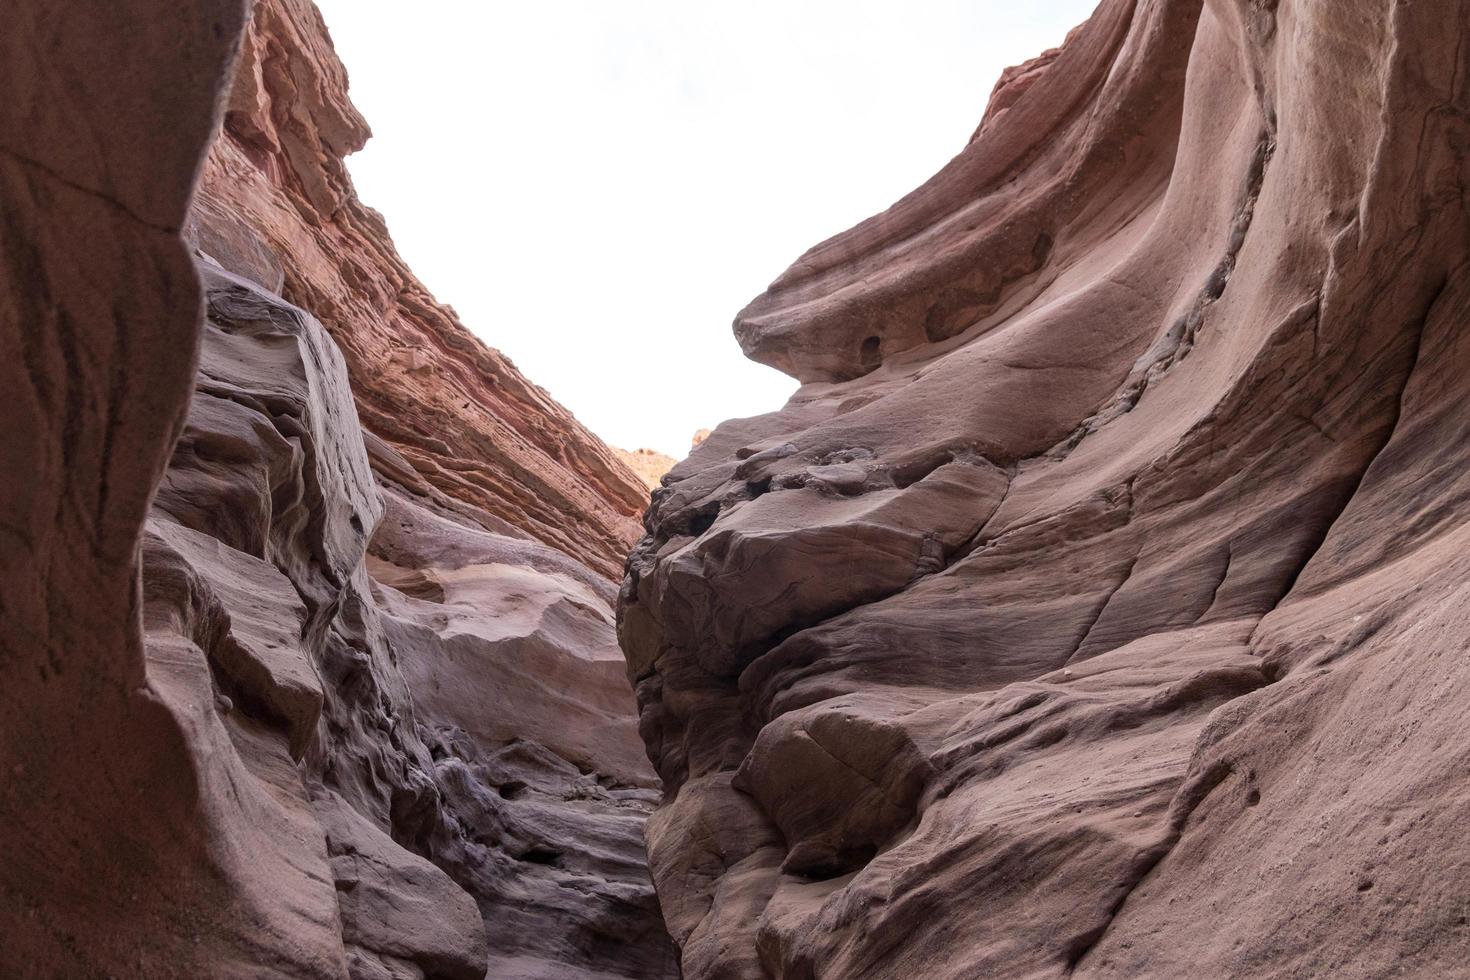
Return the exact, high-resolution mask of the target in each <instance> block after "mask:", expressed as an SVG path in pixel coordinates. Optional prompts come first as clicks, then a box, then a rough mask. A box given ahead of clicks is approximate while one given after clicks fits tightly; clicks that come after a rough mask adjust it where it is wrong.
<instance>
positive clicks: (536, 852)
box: [521, 847, 561, 867]
mask: <svg viewBox="0 0 1470 980" xmlns="http://www.w3.org/2000/svg"><path fill="white" fill-rule="evenodd" d="M521 860H522V861H525V862H526V863H528V864H544V865H546V866H548V867H553V866H555V865H556V863H557V862H558V861H560V860H561V851H553V850H552V849H551V848H549V847H533V848H531V849H530V850H529V851H527V852H526V853H524V854H522V855H521Z"/></svg>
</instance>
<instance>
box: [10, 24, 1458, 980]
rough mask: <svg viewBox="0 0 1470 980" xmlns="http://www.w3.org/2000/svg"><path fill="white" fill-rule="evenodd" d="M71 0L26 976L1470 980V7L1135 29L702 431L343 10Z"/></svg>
mask: <svg viewBox="0 0 1470 980" xmlns="http://www.w3.org/2000/svg"><path fill="white" fill-rule="evenodd" d="M7 14H8V15H9V16H8V17H7V26H6V29H5V30H4V31H3V32H0V52H3V54H0V80H3V82H4V88H5V90H6V92H7V95H8V97H7V98H6V99H5V100H4V101H3V103H0V271H3V278H0V340H3V344H4V348H3V356H0V378H3V381H4V387H5V389H6V390H7V391H8V392H9V393H10V395H9V397H10V398H11V399H12V400H11V401H10V402H9V404H10V408H9V410H8V411H7V412H6V413H5V414H4V416H3V420H0V462H3V466H0V479H3V482H4V492H3V494H0V508H3V509H0V540H3V542H4V545H3V548H0V624H3V625H0V664H3V675H0V676H3V679H4V683H3V685H0V777H3V780H0V828H3V841H0V845H3V857H0V976H6V977H10V976H14V977H18V978H29V977H38V978H40V977H44V978H51V977H56V978H73V977H74V978H92V977H99V978H100V977H108V978H132V977H139V978H200V977H222V978H322V980H327V978H331V980H345V978H351V980H614V978H628V980H635V978H636V980H643V978H648V980H658V978H673V977H680V976H682V977H686V978H690V980H744V978H763V977H770V978H790V980H817V978H822V980H848V978H895V980H897V978H925V980H931V978H932V980H962V978H978V977H997V978H1066V977H1074V976H1075V977H1079V978H1080V977H1089V978H1135V977H1141V978H1166V980H1169V978H1196V977H1198V978H1272V980H1278V978H1279V980H1286V978H1305V977H1333V978H1377V977H1390V976H1392V977H1416V978H1418V977H1430V978H1432V977H1456V976H1467V975H1470V966H1467V964H1470V919H1467V916H1470V845H1467V844H1466V841H1467V840H1470V803H1467V802H1466V797H1467V795H1470V709H1467V705H1470V465H1467V461H1470V414H1467V412H1466V409H1465V407H1464V406H1465V405H1466V404H1467V403H1470V332H1467V334H1466V335H1465V336H1461V335H1460V333H1459V330H1460V328H1461V327H1462V326H1465V327H1466V329H1467V331H1470V270H1467V261H1470V212H1467V204H1470V202H1467V183H1470V44H1467V43H1466V41H1467V38H1470V0H1101V2H1100V4H1099V5H1098V7H1097V9H1096V11H1095V12H1094V13H1093V14H1092V15H1091V17H1090V18H1089V19H1088V20H1086V22H1085V23H1083V24H1081V25H1080V26H1078V27H1076V29H1075V30H1073V31H1072V32H1071V33H1070V34H1069V35H1067V36H1066V38H1065V40H1064V41H1063V40H1062V39H1060V38H1059V39H1058V40H1059V41H1061V43H1060V44H1059V46H1058V47H1056V48H1055V49H1052V50H1049V51H1046V52H1044V53H1041V54H1039V55H1038V56H1037V57H1036V58H1035V59H1033V60H1031V61H1027V62H1025V63H1022V64H1020V65H1018V66H1017V67H1014V68H1012V69H1009V70H1007V71H1006V72H1005V73H1004V75H1003V76H1002V78H1001V79H1000V81H999V83H998V84H997V85H996V86H995V89H994V91H993V93H991V95H990V98H989V102H988V106H987V107H986V108H985V109H984V113H983V117H982V118H981V119H980V120H979V121H978V127H977V128H976V129H975V130H974V135H973V136H972V137H971V138H970V140H969V141H968V143H966V144H965V145H963V146H961V147H957V148H956V149H958V154H957V155H956V156H955V157H954V158H953V160H952V161H951V162H949V163H948V164H947V165H945V166H944V167H943V168H942V169H941V170H939V172H938V173H936V174H935V175H934V176H933V177H932V178H931V179H929V180H928V181H927V182H925V183H924V184H923V185H922V186H920V187H919V188H917V189H916V190H914V191H912V192H911V193H909V194H908V195H907V196H905V197H903V198H902V199H901V200H899V201H898V202H897V203H896V204H894V205H893V206H892V207H891V208H889V209H888V210H886V211H884V212H883V213H881V214H878V215H876V216H874V217H872V218H870V219H868V220H866V221H864V222H862V223H860V224H858V225H857V226H855V227H853V228H851V229H850V230H848V231H846V232H842V233H840V234H838V235H836V236H835V237H833V238H830V239H828V240H827V241H824V242H822V243H820V244H818V245H816V246H815V247H813V248H811V249H810V250H809V251H807V252H806V253H805V254H803V255H802V256H800V257H799V258H797V260H796V261H795V263H794V264H793V265H791V266H790V268H789V269H787V270H786V271H785V272H784V273H781V274H780V275H779V277H778V278H776V279H775V281H774V282H773V283H771V285H770V286H769V288H767V289H766V291H765V292H763V293H762V294H761V295H759V296H758V297H757V298H755V299H754V300H753V301H751V302H750V304H749V305H748V306H746V307H745V308H744V309H743V310H741V311H739V312H738V314H735V311H733V310H732V311H730V312H731V313H732V314H735V320H734V328H733V329H734V340H735V341H736V342H737V343H738V347H739V348H740V350H741V351H743V353H744V355H745V356H747V357H749V358H751V359H753V360H755V361H757V362H759V363H762V364H766V365H769V366H771V367H774V368H777V369H779V370H780V371H782V372H785V373H786V374H788V375H790V376H791V377H793V378H794V379H796V381H797V382H799V383H800V386H801V387H800V388H799V389H798V390H797V391H796V393H795V395H793V396H792V397H791V399H790V400H789V401H788V402H787V403H786V404H785V405H784V406H783V405H771V406H769V407H770V411H769V412H768V413H767V414H764V415H758V416H755V417H750V418H743V419H734V420H728V421H724V422H722V423H721V424H719V425H717V426H715V427H714V428H713V429H712V430H711V431H708V432H705V431H701V432H700V433H699V434H698V436H697V437H696V442H695V445H694V446H693V448H692V450H691V451H690V453H689V455H688V456H687V458H685V459H683V460H682V461H678V462H675V461H674V460H671V459H668V458H666V457H663V456H661V455H660V454H658V453H654V452H652V451H650V450H633V451H629V452H624V451H623V450H622V449H615V448H613V447H610V446H609V445H607V444H605V443H604V442H603V441H602V439H600V438H599V437H598V436H597V435H595V434H594V433H593V432H592V431H591V430H590V429H588V428H587V427H585V426H584V425H583V424H582V423H580V422H579V421H578V420H577V418H575V417H574V416H573V415H572V414H571V412H569V411H568V410H567V409H566V408H564V407H563V406H562V405H561V404H559V403H558V402H557V401H556V400H555V399H553V398H552V397H551V396H550V395H549V394H547V393H546V392H545V391H544V390H542V389H541V388H540V387H538V386H537V385H536V384H535V383H534V381H533V380H532V379H528V378H527V377H525V376H523V375H522V373H521V372H520V371H519V370H518V369H517V368H516V367H515V365H514V364H513V363H512V362H511V361H510V360H509V359H508V358H506V357H505V356H503V355H502V354H501V353H499V352H498V351H496V350H495V349H492V348H491V347H489V346H487V345H486V344H485V343H483V342H482V341H481V340H479V339H477V337H476V336H475V335H473V334H472V333H470V331H469V330H468V329H467V328H466V326H465V325H463V324H462V323H461V321H460V319H459V317H458V315H457V314H456V313H455V311H454V310H453V309H451V308H450V307H448V306H446V305H444V304H442V303H441V302H439V301H438V300H437V299H436V298H435V297H434V296H433V295H431V294H430V292H429V290H428V289H427V288H426V287H425V286H424V285H423V284H422V283H421V282H420V280H419V279H418V278H416V276H415V274H414V272H413V271H411V270H410V269H409V267H408V266H407V264H406V263H405V262H404V261H403V259H402V258H400V256H399V254H398V252H397V250H396V249H395V247H394V245H393V243H392V240H391V238H390V236H389V233H388V228H387V224H386V222H385V220H384V219H383V217H382V216H380V215H379V214H378V213H377V212H376V211H374V210H372V208H371V207H369V206H368V205H369V204H370V203H371V202H368V203H364V202H363V201H361V200H359V198H358V195H357V192H356V191H355V190H354V187H353V183H352V180H351V178H350V176H349V174H348V170H347V167H346V164H345V162H344V161H345V160H346V159H347V158H348V157H349V156H350V155H351V154H352V153H354V152H356V151H357V150H359V149H361V148H362V147H363V146H364V145H365V144H366V142H367V140H368V138H369V136H370V130H369V126H368V120H366V119H364V117H363V116H362V115H361V114H360V113H359V112H358V110H357V109H356V108H355V107H354V105H353V103H352V101H351V99H350V98H349V93H348V74H347V68H346V67H344V65H343V63H342V61H341V60H340V59H339V57H338V55H337V53H336V52H335V50H334V48H333V45H332V42H331V40H330V36H329V33H328V24H327V23H326V22H325V21H324V19H323V17H322V15H321V14H320V12H319V11H318V10H317V9H316V7H315V6H314V5H313V3H312V2H311V0H255V2H254V3H253V5H252V4H247V3H246V2H244V0H195V2H192V3H188V4H179V3H170V2H164V0H65V2H62V0H16V2H14V3H12V4H10V5H9V6H8V8H7ZM402 16H404V17H411V16H413V13H412V11H411V10H408V11H404V12H403V13H402ZM349 67H350V66H349ZM973 122H974V121H973V120H968V121H966V124H967V127H968V125H969V124H970V123H973ZM467 124H468V123H467ZM583 165H585V166H596V161H595V159H592V158H589V159H588V160H587V161H585V162H584V163H583ZM552 258H554V257H552ZM772 271H776V270H772ZM566 273H567V276H568V278H569V280H571V279H574V278H575V276H576V270H575V269H573V268H568V269H567V270H566ZM649 277H650V281H649V283H648V288H649V289H657V288H659V285H658V282H657V279H658V270H657V269H652V270H650V271H649ZM553 328H554V327H553ZM690 329H722V328H721V325H719V324H701V325H694V326H691V328H690ZM628 340H629V343H636V342H637V338H629V339H628ZM735 346H736V345H735V344H732V345H731V356H732V357H734V356H737V353H736V351H735ZM688 370H690V371H692V372H698V371H700V370H701V366H700V364H699V363H697V362H691V363H690V364H689V366H688ZM626 384H627V385H629V390H630V391H633V390H635V389H636V397H638V398H640V399H642V400H644V401H646V402H647V403H648V404H649V405H650V406H651V407H650V411H657V410H659V406H658V400H659V379H658V378H657V377H651V376H650V377H641V378H636V379H628V380H627V381H626ZM708 421H709V422H711V423H713V422H715V421H717V420H714V419H711V420H708ZM630 448H631V447H630ZM1462 549H1464V550H1462Z"/></svg>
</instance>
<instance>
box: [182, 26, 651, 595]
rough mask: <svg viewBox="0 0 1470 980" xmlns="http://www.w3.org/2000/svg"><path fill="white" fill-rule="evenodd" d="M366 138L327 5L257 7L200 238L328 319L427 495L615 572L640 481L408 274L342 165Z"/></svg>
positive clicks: (377, 415)
mask: <svg viewBox="0 0 1470 980" xmlns="http://www.w3.org/2000/svg"><path fill="white" fill-rule="evenodd" d="M369 135H370V132H369V129H368V126H367V123H366V121H364V119H363V118H362V116H361V115H360V114H359V113H358V111H357V109H356V108H355V107H354V106H353V105H352V102H351V100H350V99H349V97H348V94H347V73H346V70H345V69H344V68H343V66H342V64H341V62H340V61H339V60H338V58H337V55H336V53H335V52H334V51H333V50H332V46H331V40H330V38H329V37H328V35H327V31H326V27H325V25H324V24H323V23H322V19H321V14H320V13H319V12H318V11H317V9H316V6H315V5H314V4H313V3H311V0H257V2H256V4H255V13H254V16H253V19H252V22H251V25H250V28H249V30H248V32H247V34H246V36H245V41H244V50H243V52H242V55H241V57H240V61H239V64H238V66H237V68H236V71H235V78H234V84H233V85H232V87H231V89H230V94H229V102H228V104H227V106H226V112H225V121H224V132H223V134H222V135H221V137H220V138H219V139H218V140H216V141H215V143H214V145H213V147H212V149H211V151H210V154H209V157H208V160H207V161H206V166H205V169H204V173H203V175H202V177H201V181H200V186H199V195H198V199H197V200H196V202H195V205H194V209H193V213H192V215H191V219H190V227H189V232H190V236H191V239H192V240H193V241H194V242H195V243H196V244H197V245H198V246H199V248H200V249H201V250H202V251H204V252H205V253H207V254H209V255H211V256H213V257H214V258H215V259H216V260H218V261H219V262H221V263H222V264H223V265H225V266H226V267H227V268H230V269H233V270H235V271H237V272H239V273H240V274H242V275H245V276H247V277H248V278H250V279H252V280H254V281H256V282H259V283H261V284H262V285H264V286H266V288H268V289H271V290H273V291H276V292H280V293H281V294H282V295H284V296H285V297H286V298H287V299H288V300H290V301H291V302H293V303H295V304H296V305H297V306H300V307H301V308H303V309H306V310H310V311H311V312H312V314H313V315H315V316H316V317H317V318H318V319H319V320H320V321H321V322H322V324H323V325H324V326H325V327H326V328H327V330H328V331H329V332H330V333H331V335H332V337H333V339H335V340H336V342H337V343H338V345H339V346H340V347H341V348H342V353H343V356H344V358H345V360H346V363H347V370H348V376H349V378H350V379H351V383H352V390H353V393H354V394H355V396H356V399H357V407H358V414H359V416H360V417H361V420H362V424H363V426H364V427H365V428H366V429H367V431H368V432H369V433H371V434H372V435H373V436H374V437H376V438H379V439H381V440H383V441H384V442H386V443H387V444H389V445H390V446H391V447H392V448H393V449H395V450H396V451H397V453H398V455H399V457H400V458H401V459H402V460H403V461H404V462H405V463H406V464H407V470H408V473H409V474H412V479H413V481H414V482H415V487H416V489H417V490H418V491H419V492H421V493H425V494H433V495H435V496H437V497H439V498H441V499H442V501H443V502H444V503H445V504H446V505H449V506H455V507H458V508H460V509H471V510H473V511H475V512H476V513H477V515H478V518H479V520H481V521H494V522H497V523H496V529H497V530H500V531H502V532H503V533H508V534H513V535H518V536H529V537H531V538H533V539H535V540H538V541H541V542H543V543H546V544H549V545H551V546H552V547H554V548H556V549H557V550H559V551H562V552H565V553H566V554H569V555H571V556H573V557H575V558H577V559H578V560H580V561H581V562H582V563H583V564H586V565H588V566H590V567H592V568H593V569H594V570H596V571H598V572H601V573H602V574H604V575H607V576H615V575H617V574H618V573H619V571H620V570H621V567H622V562H623V558H624V556H625V555H626V553H627V550H628V547H629V546H630V545H631V544H632V542H633V541H634V540H635V539H636V538H637V536H638V527H637V519H636V518H637V514H638V513H639V512H640V511H641V510H642V509H643V507H644V506H645V505H646V504H647V502H648V490H647V488H646V486H645V484H644V483H643V481H641V480H640V479H638V477H637V476H635V475H634V474H633V473H632V472H631V471H630V470H629V469H628V468H627V467H626V466H625V465H623V463H622V461H621V460H619V459H618V458H617V456H616V454H615V452H614V451H613V450H612V449H610V448H609V447H608V446H606V445H604V444H603V442H602V441H601V440H600V439H598V438H597V437H596V436H594V435H592V434H591V433H590V432H588V431H587V430H586V429H585V428H584V427H583V426H582V425H581V423H579V422H578V421H577V420H576V419H575V418H574V417H573V416H572V415H571V413H570V412H568V411H567V410H566V409H565V408H563V407H562V406H561V405H559V404H557V403H556V402H555V401H554V400H552V398H551V397H550V396H549V395H547V394H546V393H545V392H544V391H542V390H541V389H540V388H538V387H536V385H534V384H532V383H531V382H530V381H528V380H527V379H526V378H525V377H523V376H522V375H521V373H520V372H519V371H518V370H516V368H515V365H513V364H511V363H510V361H509V360H508V359H506V358H505V357H504V356H503V355H502V354H500V353H499V352H498V351H496V350H494V349H492V348H490V347H487V346H486V345H485V344H483V343H481V342H480V341H479V340H477V339H476V338H475V337H474V336H473V335H472V334H471V333H470V332H469V331H468V330H467V329H465V327H464V326H463V325H461V324H460V322H459V320H458V318H457V317H456V315H455V313H454V311H453V310H452V309H450V308H449V307H447V306H444V305H442V304H440V303H438V302H437V301H436V300H435V299H434V298H433V296H431V295H430V294H429V292H428V290H427V289H425V288H424V286H423V284H421V283H420V282H419V281H418V280H417V279H416V278H415V277H414V275H413V273H412V272H411V271H410V270H409V269H408V267H407V266H406V265H405V264H404V263H403V260H402V259H400V258H399V256H398V253H397V251H396V250H395V249H394V247H393V242H392V239H391V238H390V237H389V235H388V230H387V227H386V226H385V224H384V222H383V219H382V216H380V215H379V214H378V213H377V212H375V211H373V210H372V209H371V208H369V207H367V206H366V205H364V204H363V203H362V202H361V201H360V200H358V198H357V194H356V192H355V191H354V190H353V188H352V182H351V178H350V177H349V176H348V174H347V169H346V166H345V164H344V163H343V159H344V158H345V157H346V156H348V155H349V154H351V153H352V152H354V151H355V150H358V149H360V148H361V147H362V146H363V145H364V144H365V143H366V141H367V139H368V137H369ZM482 329H485V330H489V331H491V332H492V335H493V331H495V330H497V329H510V326H509V325H504V326H502V325H497V324H486V325H484V326H483V328H482ZM405 478H407V474H405Z"/></svg>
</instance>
